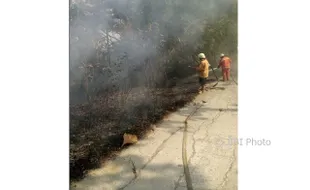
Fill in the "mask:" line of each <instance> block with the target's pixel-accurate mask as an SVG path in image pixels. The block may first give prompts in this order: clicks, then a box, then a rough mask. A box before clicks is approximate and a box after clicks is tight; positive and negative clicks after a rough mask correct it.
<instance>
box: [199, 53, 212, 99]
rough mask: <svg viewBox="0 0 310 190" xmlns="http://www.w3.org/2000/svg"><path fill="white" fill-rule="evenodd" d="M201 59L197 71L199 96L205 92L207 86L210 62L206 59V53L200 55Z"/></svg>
mask: <svg viewBox="0 0 310 190" xmlns="http://www.w3.org/2000/svg"><path fill="white" fill-rule="evenodd" d="M198 58H199V65H198V66H197V67H196V70H197V71H198V73H199V84H200V88H199V94H201V93H203V92H204V90H205V85H206V83H207V79H208V77H209V66H210V64H209V62H208V60H207V58H206V55H205V54H204V53H199V54H198Z"/></svg>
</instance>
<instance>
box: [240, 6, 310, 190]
mask: <svg viewBox="0 0 310 190" xmlns="http://www.w3.org/2000/svg"><path fill="white" fill-rule="evenodd" d="M306 2H308V1H280V0H273V1H270V0H269V1H267V0H262V1H250V0H239V96H238V97H239V125H238V128H239V138H247V137H253V138H255V139H261V138H264V139H269V140H271V143H272V144H271V146H267V147H266V146H263V147H257V146H256V147H253V146H252V147H251V146H239V160H238V170H239V173H238V179H239V189H240V190H262V189H264V190H275V189H310V188H309V187H310V185H309V179H308V177H309V174H308V171H309V170H310V167H309V166H310V164H309V162H310V157H309V150H310V148H309V145H310V143H309V140H308V139H309V134H310V133H309V127H310V123H309V121H310V120H309V118H310V112H309V110H308V109H309V106H310V103H309V98H310V93H309V86H310V85H309V82H310V75H309V73H307V71H309V69H310V68H309V65H310V61H308V60H307V57H308V54H309V53H308V52H309V50H310V48H309V43H310V41H309V36H310V31H309V28H307V25H308V24H306V23H309V22H306V18H309V16H308V15H307V14H308V12H309V11H308V10H307V9H308V8H307V7H309V6H307V5H306V4H308V3H306Z"/></svg>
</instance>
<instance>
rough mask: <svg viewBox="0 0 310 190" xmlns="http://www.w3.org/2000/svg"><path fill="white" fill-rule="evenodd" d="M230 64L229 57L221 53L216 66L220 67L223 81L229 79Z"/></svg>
mask: <svg viewBox="0 0 310 190" xmlns="http://www.w3.org/2000/svg"><path fill="white" fill-rule="evenodd" d="M230 66H231V59H230V58H229V57H227V56H226V55H224V54H223V53H222V54H221V60H220V62H219V65H218V67H217V68H220V67H221V68H222V74H223V81H227V80H229V77H230Z"/></svg>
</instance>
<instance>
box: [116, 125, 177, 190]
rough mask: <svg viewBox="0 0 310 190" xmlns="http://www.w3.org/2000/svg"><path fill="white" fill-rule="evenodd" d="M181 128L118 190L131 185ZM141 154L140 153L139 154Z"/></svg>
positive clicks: (164, 141)
mask: <svg viewBox="0 0 310 190" xmlns="http://www.w3.org/2000/svg"><path fill="white" fill-rule="evenodd" d="M182 128H183V127H180V128H179V129H178V130H176V131H174V132H172V133H171V134H170V136H169V137H168V138H166V139H165V140H163V141H162V143H161V144H160V145H159V146H158V147H157V149H156V151H155V152H154V153H153V154H152V156H151V157H150V158H149V159H148V161H147V162H146V163H145V164H144V165H143V166H142V167H141V168H140V169H139V170H138V171H137V172H136V175H135V177H133V178H132V179H131V180H130V181H129V182H128V183H126V184H125V185H124V186H122V187H120V188H119V190H122V189H125V188H126V187H127V186H129V185H130V184H131V183H133V182H134V181H135V180H136V179H137V178H138V177H139V176H140V174H141V171H142V170H143V169H144V168H145V167H146V166H147V165H148V164H149V163H150V162H151V161H152V160H153V159H154V158H155V157H156V156H157V154H158V153H159V152H160V151H161V150H162V149H163V148H164V145H165V144H166V142H167V141H168V140H169V139H170V138H171V137H172V136H173V135H174V134H176V133H177V132H179V131H180V130H181V129H182ZM140 153H141V152H140Z"/></svg>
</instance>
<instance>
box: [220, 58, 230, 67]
mask: <svg viewBox="0 0 310 190" xmlns="http://www.w3.org/2000/svg"><path fill="white" fill-rule="evenodd" d="M230 65H231V59H230V58H229V57H223V58H222V59H221V60H220V62H219V67H222V69H230Z"/></svg>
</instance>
